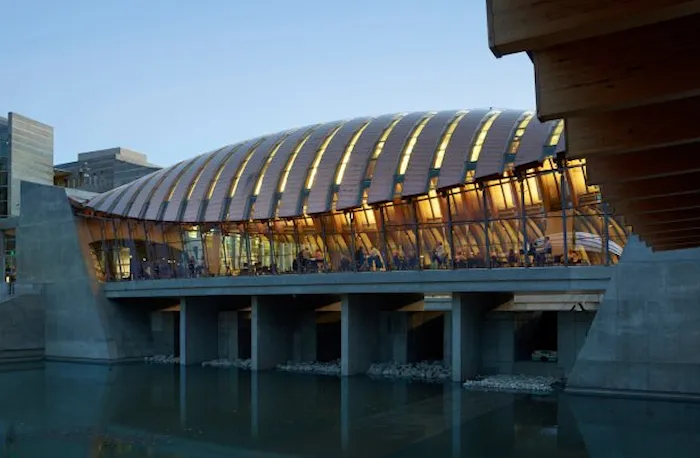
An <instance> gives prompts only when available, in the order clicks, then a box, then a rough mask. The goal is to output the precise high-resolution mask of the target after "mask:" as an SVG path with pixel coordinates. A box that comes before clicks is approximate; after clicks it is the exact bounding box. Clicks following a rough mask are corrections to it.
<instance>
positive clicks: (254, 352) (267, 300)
mask: <svg viewBox="0 0 700 458" xmlns="http://www.w3.org/2000/svg"><path fill="white" fill-rule="evenodd" d="M283 300H284V299H283V298H282V297H280V296H253V305H252V308H253V310H252V316H251V320H252V321H251V328H252V329H251V331H252V332H251V356H252V358H251V359H252V361H251V366H252V369H253V370H254V371H261V370H267V369H274V368H275V367H276V366H277V365H278V364H280V363H284V362H286V361H289V360H290V359H291V358H292V340H293V339H292V334H293V332H294V329H293V327H292V326H290V323H289V319H288V314H287V313H286V310H285V305H284V304H283V303H281V301H283Z"/></svg>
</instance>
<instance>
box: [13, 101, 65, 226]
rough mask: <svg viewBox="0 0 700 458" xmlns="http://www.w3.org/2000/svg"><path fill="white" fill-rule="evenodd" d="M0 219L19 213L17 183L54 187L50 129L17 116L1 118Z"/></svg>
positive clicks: (18, 185) (51, 130) (51, 134)
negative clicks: (24, 182) (25, 182)
mask: <svg viewBox="0 0 700 458" xmlns="http://www.w3.org/2000/svg"><path fill="white" fill-rule="evenodd" d="M0 161H2V162H0V217H8V216H17V215H19V213H20V183H21V182H22V181H28V182H32V183H40V184H46V185H52V184H53V127H51V126H49V125H46V124H44V123H41V122H38V121H35V120H33V119H30V118H27V117H25V116H22V115H20V114H17V113H9V114H8V116H7V118H3V117H0Z"/></svg>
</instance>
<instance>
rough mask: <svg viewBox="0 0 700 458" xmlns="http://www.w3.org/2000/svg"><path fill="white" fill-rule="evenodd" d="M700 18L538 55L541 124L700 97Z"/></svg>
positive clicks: (661, 25) (639, 30)
mask: <svg viewBox="0 0 700 458" xmlns="http://www.w3.org/2000/svg"><path fill="white" fill-rule="evenodd" d="M698 55H700V15H696V16H689V17H686V18H682V19H676V20H674V21H668V22H663V23H660V24H654V25H650V26H647V27H640V28H636V29H631V30H629V31H626V32H621V33H616V34H613V35H606V36H604V37H597V38H591V39H589V40H584V41H580V42H575V43H570V44H567V45H562V46H557V47H555V48H550V49H546V50H543V51H537V52H535V53H534V54H533V58H534V62H535V86H536V89H537V115H538V117H539V118H540V120H542V121H545V120H553V119H560V118H569V117H574V116H586V115H591V114H595V113H598V112H604V111H613V110H621V109H626V108H632V107H638V106H643V105H649V104H655V103H662V102H667V101H672V100H679V99H682V98H688V97H697V96H700V60H698V58H697V56H698Z"/></svg>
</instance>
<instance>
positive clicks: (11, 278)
mask: <svg viewBox="0 0 700 458" xmlns="http://www.w3.org/2000/svg"><path fill="white" fill-rule="evenodd" d="M16 281H17V271H16V270H15V266H10V267H8V268H7V288H8V293H9V294H10V296H12V295H13V294H15V282H16Z"/></svg>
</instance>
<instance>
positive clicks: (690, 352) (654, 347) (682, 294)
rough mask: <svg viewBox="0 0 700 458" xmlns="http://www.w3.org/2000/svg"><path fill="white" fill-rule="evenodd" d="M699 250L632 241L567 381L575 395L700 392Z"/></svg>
mask: <svg viewBox="0 0 700 458" xmlns="http://www.w3.org/2000/svg"><path fill="white" fill-rule="evenodd" d="M699 347H700V249H694V250H681V251H672V252H663V253H653V252H652V251H651V250H650V249H649V248H648V247H646V246H645V245H644V244H643V243H642V242H641V241H640V240H639V239H638V238H637V237H630V239H629V241H628V243H627V246H626V248H625V251H624V253H623V255H622V258H621V260H620V263H619V265H618V266H617V267H616V269H615V272H614V275H613V278H612V280H611V283H610V286H609V287H608V289H607V291H606V293H605V297H604V299H603V303H602V304H601V306H600V309H599V310H598V313H597V314H596V317H595V319H594V320H593V324H592V326H591V329H590V331H589V333H588V338H587V339H586V342H585V344H584V346H583V348H582V349H581V352H580V353H579V356H578V359H577V360H576V363H575V364H574V367H573V370H572V371H571V374H569V378H568V388H569V389H570V390H572V391H577V390H578V391H581V390H582V391H591V390H594V391H595V390H605V391H608V390H624V391H629V390H632V391H639V392H645V393H646V394H651V393H658V394H669V393H675V394H678V393H683V394H689V395H698V394H700V352H699V351H698V348H699Z"/></svg>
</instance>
